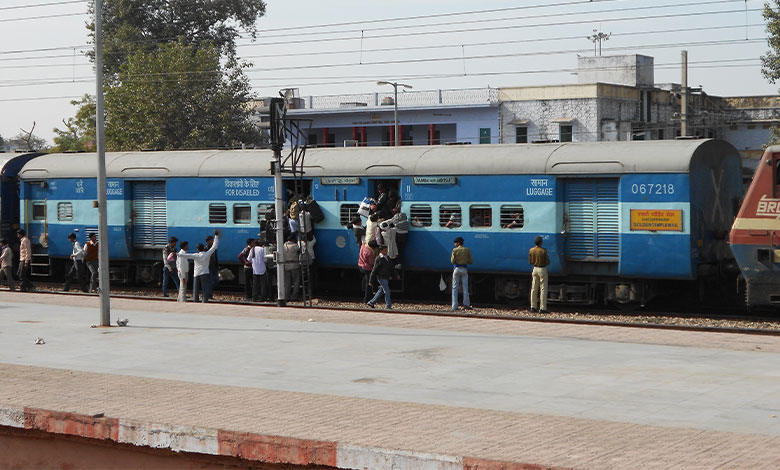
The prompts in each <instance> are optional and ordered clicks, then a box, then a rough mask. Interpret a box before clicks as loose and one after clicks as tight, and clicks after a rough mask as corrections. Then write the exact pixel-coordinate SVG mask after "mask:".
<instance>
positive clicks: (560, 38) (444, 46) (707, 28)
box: [0, 23, 765, 69]
mask: <svg viewBox="0 0 780 470" xmlns="http://www.w3.org/2000/svg"><path fill="white" fill-rule="evenodd" d="M764 26H765V23H755V24H750V25H747V27H764ZM744 27H746V25H744V24H738V25H723V26H703V27H695V28H676V29H661V30H645V31H631V32H624V33H613V34H612V36H616V37H621V36H641V35H649V34H666V33H682V32H699V31H710V30H724V29H736V28H740V29H741V28H744ZM576 39H582V35H576V36H557V37H555V36H554V37H544V38H530V39H516V40H508V41H488V42H475V43H463V44H441V45H427V46H411V47H390V48H380V49H363V50H362V51H360V50H358V49H351V50H344V51H320V52H301V53H293V54H261V55H250V56H242V57H241V59H242V60H243V59H263V58H274V57H285V58H289V57H305V56H311V55H338V54H356V53H358V52H363V53H377V52H391V51H399V50H403V51H406V50H429V49H447V48H455V47H457V48H461V47H484V46H497V45H504V44H522V43H533V42H553V41H565V40H576ZM743 40H744V39H743ZM73 57H74V56H73V55H72V54H61V55H53V56H30V57H9V58H0V62H6V61H17V60H34V59H44V58H61V59H72V58H73ZM80 57H83V56H80ZM74 65H75V66H86V65H93V64H92V62H84V63H79V64H73V63H69V64H31V65H18V66H13V65H9V66H0V69H12V68H27V67H30V68H35V67H50V66H56V67H72V66H74Z"/></svg>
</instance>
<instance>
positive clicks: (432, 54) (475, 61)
mask: <svg viewBox="0 0 780 470" xmlns="http://www.w3.org/2000/svg"><path fill="white" fill-rule="evenodd" d="M105 1H110V0H104V2H105ZM266 3H267V9H266V15H265V16H264V17H263V18H261V19H260V20H259V21H258V28H259V31H260V33H259V35H258V38H257V40H256V41H254V42H252V41H251V40H250V39H249V38H248V37H242V38H241V39H240V40H239V41H238V44H239V47H238V53H239V56H240V57H241V58H242V59H244V60H246V61H249V62H251V63H252V67H250V68H248V69H247V70H246V74H247V76H248V77H249V79H250V83H251V84H252V86H253V89H254V91H255V92H256V93H257V95H258V96H277V95H278V92H279V90H280V89H282V88H297V89H298V93H299V95H300V96H309V95H340V94H349V93H363V92H375V91H387V90H385V89H384V88H388V87H380V86H378V85H377V84H376V82H377V81H378V80H385V81H388V80H389V81H396V80H397V81H402V82H403V83H406V84H409V85H412V86H413V90H414V91H417V90H435V89H460V88H484V87H488V86H489V87H510V86H527V85H552V84H568V83H576V82H577V76H576V74H575V73H574V72H575V69H576V65H577V56H578V55H593V54H594V44H593V42H591V40H589V39H588V37H589V36H591V35H593V34H594V30H597V31H599V32H603V33H605V34H606V33H611V36H610V37H609V39H608V40H606V41H604V42H603V43H602V54H603V55H623V54H643V55H649V56H652V57H654V59H655V81H656V83H670V82H675V83H679V82H680V53H681V51H682V50H687V51H688V62H689V74H688V79H689V85H690V86H694V87H695V86H699V85H701V86H702V87H703V89H704V91H705V92H707V93H709V94H712V95H718V96H742V95H768V94H777V93H778V91H777V90H778V85H773V84H770V83H768V82H767V81H766V79H764V78H763V76H762V75H761V66H760V60H759V58H760V56H761V55H762V54H764V53H765V52H766V51H767V44H766V25H765V22H764V20H763V18H762V15H761V8H762V6H763V3H764V2H763V1H759V0H747V1H746V0H689V1H686V2H679V1H673V0H592V1H585V0H515V1H500V0H482V1H481V2H473V1H462V0H447V1H444V0H394V1H392V2H389V1H378V0H328V1H321V0H284V1H279V0H267V2H266ZM88 4H89V2H87V1H74V0H29V1H22V0H0V135H1V136H3V137H4V138H9V137H13V136H15V135H17V134H18V133H19V132H20V129H24V130H25V131H29V130H30V129H31V128H32V126H33V123H34V124H35V129H34V133H35V134H36V135H38V136H40V137H43V138H45V139H46V140H47V141H48V143H49V144H52V138H53V137H54V132H53V128H54V127H60V128H63V125H62V121H63V119H67V118H69V117H72V116H73V115H74V114H75V111H76V107H75V106H73V105H71V104H70V101H71V100H73V99H78V98H80V97H81V96H83V95H84V94H85V93H89V94H93V95H94V93H95V81H94V80H95V79H94V70H93V67H92V64H91V63H90V62H89V60H88V59H87V58H86V57H85V55H84V52H85V51H86V50H87V49H88V48H89V47H90V46H88V35H87V30H86V27H85V25H86V23H87V22H88V21H89V18H88V16H87V8H88ZM34 5H42V6H37V7H35V6H34Z"/></svg>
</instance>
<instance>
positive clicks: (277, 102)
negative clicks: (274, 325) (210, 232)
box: [269, 98, 287, 307]
mask: <svg viewBox="0 0 780 470" xmlns="http://www.w3.org/2000/svg"><path fill="white" fill-rule="evenodd" d="M284 111H285V102H284V100H283V99H282V98H272V99H271V105H270V109H269V117H270V122H269V125H270V134H271V135H270V137H271V148H272V149H273V151H274V161H273V162H272V163H271V172H272V173H273V175H274V209H275V211H276V286H277V299H278V304H279V306H281V307H283V306H285V305H287V297H286V292H287V289H286V286H285V280H284V268H285V266H284V261H285V260H284V188H283V182H282V147H283V146H284Z"/></svg>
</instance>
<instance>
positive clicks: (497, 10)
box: [261, 0, 742, 31]
mask: <svg viewBox="0 0 780 470" xmlns="http://www.w3.org/2000/svg"><path fill="white" fill-rule="evenodd" d="M619 1H624V0H597V1H596V2H593V0H580V1H574V2H560V3H547V4H536V5H526V6H517V7H506V8H490V9H487V10H471V11H462V12H453V13H435V14H429V15H415V16H402V17H395V18H382V19H377V20H357V21H345V22H341V23H326V24H319V25H318V24H309V25H298V26H285V27H282V28H269V29H264V30H263V31H289V30H301V29H311V28H331V27H334V26H352V25H356V24H373V23H389V22H392V21H414V20H421V19H428V18H445V17H449V16H463V15H481V14H485V13H502V12H505V11H515V10H531V9H536V8H554V7H560V6H571V5H593V4H594V3H607V2H619ZM728 1H733V2H741V1H742V0H728ZM261 21H262V18H261Z"/></svg>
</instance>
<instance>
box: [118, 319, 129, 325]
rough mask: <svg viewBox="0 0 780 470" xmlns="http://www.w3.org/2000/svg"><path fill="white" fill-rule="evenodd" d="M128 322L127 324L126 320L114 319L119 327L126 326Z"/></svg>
mask: <svg viewBox="0 0 780 470" xmlns="http://www.w3.org/2000/svg"><path fill="white" fill-rule="evenodd" d="M128 322H129V320H128V319H127V318H117V319H116V324H117V325H119V326H127V323H128Z"/></svg>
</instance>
